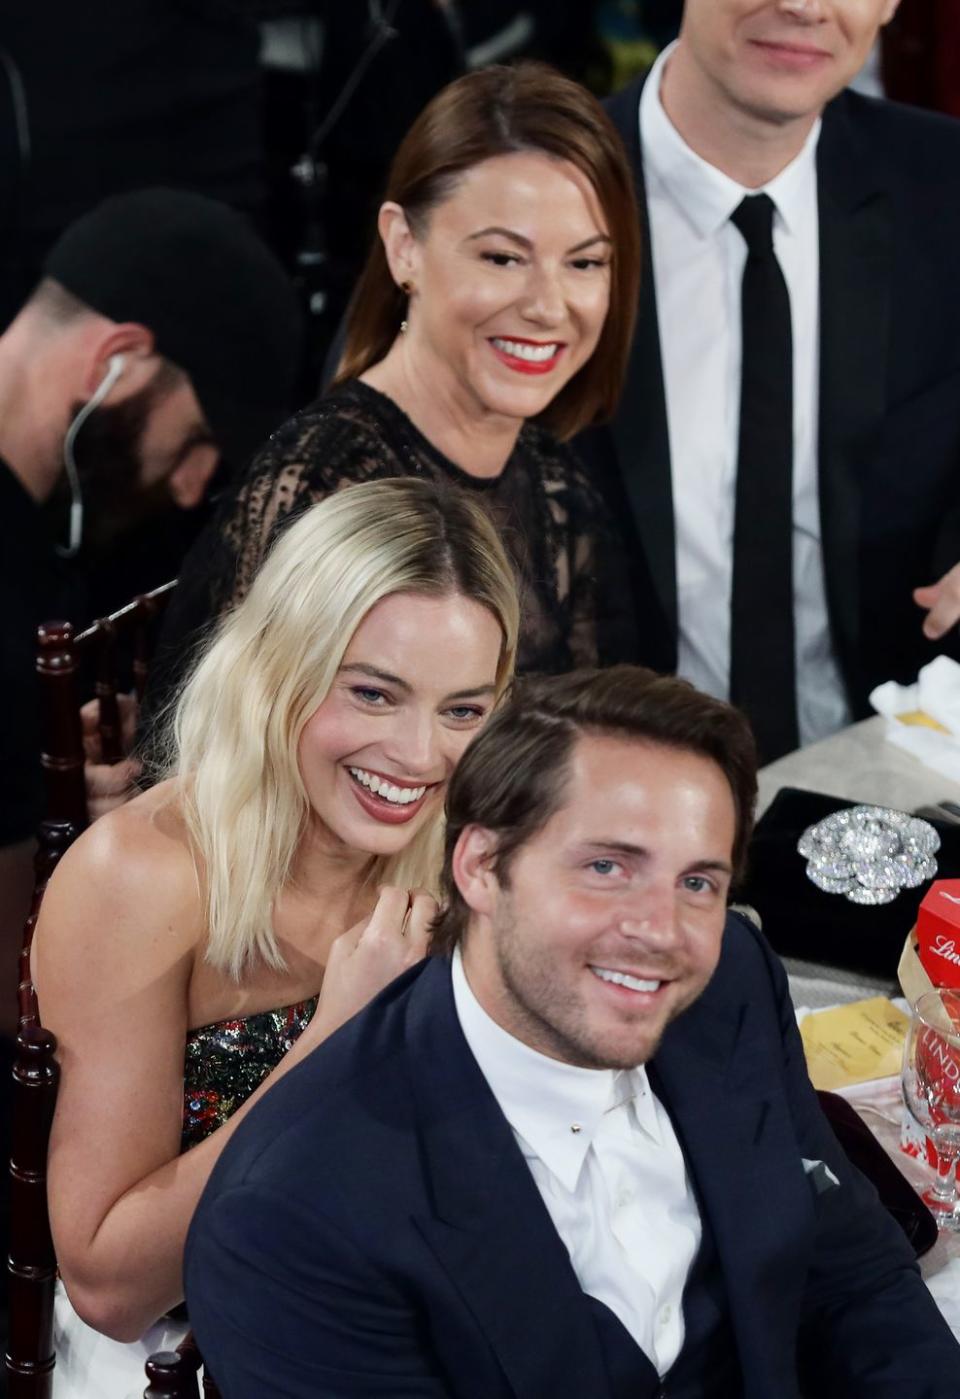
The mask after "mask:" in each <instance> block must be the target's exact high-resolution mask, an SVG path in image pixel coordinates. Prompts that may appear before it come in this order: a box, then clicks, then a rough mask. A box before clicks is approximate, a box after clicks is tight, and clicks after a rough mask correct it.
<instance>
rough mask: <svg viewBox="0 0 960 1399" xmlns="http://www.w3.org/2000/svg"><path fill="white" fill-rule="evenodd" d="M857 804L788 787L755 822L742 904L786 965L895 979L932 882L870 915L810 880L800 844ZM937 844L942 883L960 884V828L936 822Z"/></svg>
mask: <svg viewBox="0 0 960 1399" xmlns="http://www.w3.org/2000/svg"><path fill="white" fill-rule="evenodd" d="M856 805H858V803H856V802H850V801H843V800H841V798H839V797H831V796H827V795H825V794H824V793H822V792H803V791H800V790H799V789H798V788H796V787H783V788H781V789H780V791H779V792H778V793H777V795H776V796H775V797H774V799H773V801H772V802H771V804H770V806H769V807H768V808H767V810H766V811H765V812H764V814H763V816H762V817H761V818H760V820H759V821H758V822H757V827H756V830H755V831H754V836H753V840H752V842H751V845H750V854H749V863H748V869H747V879H746V882H745V884H744V885H743V886H742V888H741V889H738V890H737V901H738V902H742V903H747V904H750V905H752V907H754V908H755V909H756V910H757V912H758V913H759V914H760V917H761V919H762V921H763V931H764V934H765V936H766V937H767V939H768V940H769V942H770V943H771V945H772V946H773V948H774V949H775V950H776V951H777V952H778V953H780V955H781V956H783V957H802V958H805V959H806V960H807V961H811V962H824V963H826V964H827V965H828V966H833V967H844V968H847V969H849V970H852V971H861V972H872V973H874V974H875V975H877V976H887V977H889V978H890V979H891V980H893V979H895V977H896V972H897V963H898V962H899V960H900V954H901V952H902V951H903V942H904V939H905V937H906V936H907V933H908V932H909V931H910V929H911V928H912V927H913V925H914V923H915V922H916V920H917V909H918V908H919V907H920V901H921V900H922V898H923V896H924V894H926V892H927V890H928V889H929V888H930V885H931V883H932V882H933V881H932V880H927V881H926V883H924V884H921V885H920V887H919V888H918V889H904V890H902V891H901V892H900V893H899V894H898V895H897V897H896V898H895V899H894V900H893V902H892V903H888V904H879V905H876V906H874V907H865V906H863V905H861V904H854V903H851V902H850V901H849V899H845V898H844V897H843V896H842V895H841V894H825V893H824V892H823V890H822V889H818V888H817V886H816V885H815V884H813V883H812V882H811V881H810V880H809V879H808V878H807V873H806V869H807V862H806V860H805V859H804V858H803V856H802V855H799V854H798V853H797V841H798V840H799V839H800V836H801V835H802V834H803V832H804V831H805V830H806V828H807V827H808V826H810V825H813V823H814V822H816V821H820V820H822V819H823V817H824V816H829V814H830V812H831V811H841V810H843V808H845V807H850V806H856ZM931 825H933V826H935V827H936V830H937V833H938V834H939V836H940V841H941V845H940V849H939V851H938V852H937V856H936V859H937V873H936V875H935V878H937V879H957V878H960V826H954V825H950V824H949V823H945V822H937V821H934V822H931Z"/></svg>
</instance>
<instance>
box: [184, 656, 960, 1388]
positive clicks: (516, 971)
mask: <svg viewBox="0 0 960 1399" xmlns="http://www.w3.org/2000/svg"><path fill="white" fill-rule="evenodd" d="M755 791H756V762H755V753H754V747H753V743H752V741H751V738H750V735H749V732H748V730H747V726H746V723H745V721H744V719H743V717H742V715H740V714H739V713H737V711H735V710H733V709H731V708H730V706H728V705H726V704H723V703H721V702H720V701H717V700H713V699H710V698H708V697H707V696H704V695H701V694H699V693H698V692H697V691H695V690H694V689H693V688H692V687H691V686H689V685H687V684H685V683H684V682H683V681H679V680H677V679H675V678H673V677H669V676H653V675H652V674H651V673H650V672H648V671H644V670H640V669H639V668H636V667H632V666H617V667H612V668H611V669H608V670H603V671H586V672H584V671H580V672H576V673H574V674H572V675H566V676H563V677H560V678H557V679H541V680H532V681H527V682H524V683H522V684H521V685H518V687H517V689H516V691H515V692H514V693H513V694H512V696H511V698H510V700H509V702H508V703H506V704H505V705H504V706H503V707H501V708H500V709H499V710H498V711H497V713H496V714H495V715H494V717H493V718H492V720H491V721H490V723H489V725H488V726H487V727H486V728H485V729H484V731H483V733H481V734H480V736H479V737H478V738H477V739H476V740H475V741H474V743H473V744H472V745H471V747H470V748H469V750H468V752H467V754H466V755H465V757H464V758H463V759H462V760H461V762H460V765H459V766H458V768H457V771H456V773H455V774H454V777H453V780H452V782H451V785H450V789H449V794H448V799H447V818H448V823H447V837H446V854H445V861H444V872H443V879H442V882H443V886H444V894H445V906H444V911H443V913H442V914H441V915H440V918H439V919H438V921H437V924H436V925H435V928H434V937H433V949H432V950H433V954H434V955H432V956H431V957H429V958H428V959H427V960H426V961H424V962H421V963H420V964H419V965H418V966H417V967H415V968H413V969H412V970H411V971H410V972H408V973H406V974H405V975H404V976H402V977H400V978H398V979H397V981H395V982H394V983H393V984H392V986H390V987H388V988H387V990H386V991H384V992H383V994H382V995H381V996H379V997H378V998H377V999H376V1000H375V1001H374V1002H372V1003H371V1005H369V1006H368V1007H367V1008H366V1010H364V1011H362V1012H361V1013H360V1014H359V1015H358V1016H356V1017H355V1018H354V1019H353V1020H352V1021H350V1022H349V1023H348V1024H347V1025H345V1026H344V1027H343V1028H342V1029H341V1030H340V1031H338V1032H337V1034H335V1035H333V1036H331V1037H330V1038H329V1039H327V1040H326V1042H325V1043H324V1044H322V1045H321V1046H320V1048H319V1049H318V1050H317V1051H316V1052H315V1053H314V1054H312V1055H311V1056H310V1057H309V1059H307V1060H305V1061H304V1062H303V1063H302V1064H300V1065H299V1067H298V1068H296V1069H295V1070H293V1071H292V1072H291V1073H289V1074H288V1075H287V1076H286V1077H285V1078H284V1079H283V1080H282V1082H281V1083H280V1084H278V1085H277V1087H276V1088H275V1089H273V1090H272V1091H271V1092H270V1093H269V1094H267V1096H266V1097H265V1098H264V1099H263V1100H262V1102H261V1103H260V1104H259V1105H258V1106H257V1107H256V1108H255V1109H254V1111H253V1112H252V1113H251V1114H250V1115H249V1116H248V1117H247V1118H246V1120H245V1121H244V1122H242V1123H241V1124H240V1127H239V1129H238V1131H237V1133H236V1134H235V1136H234V1137H233V1138H232V1140H231V1141H230V1142H229V1143H228V1145H227V1147H226V1150H225V1151H224V1153H223V1155H222V1156H221V1158H220V1161H219V1163H218V1165H217V1167H216V1168H215V1170H214V1172H213V1174H212V1176H211V1178H210V1182H209V1185H208V1187H207V1190H206V1192H205V1194H204V1197H203V1199H202V1200H201V1202H200V1205H199V1207H198V1210H197V1214H196V1217H195V1219H194V1222H193V1225H192V1226H191V1230H190V1235H189V1238H188V1241H187V1247H186V1256H185V1284H186V1295H187V1305H188V1308H189V1311H190V1320H191V1324H192V1326H193V1330H194V1334H195V1336H196V1338H197V1341H198V1343H199V1346H200V1349H201V1352H202V1354H203V1356H204V1360H205V1363H206V1365H207V1367H208V1370H209V1371H210V1372H211V1373H212V1374H213V1375H214V1376H215V1378H216V1380H217V1383H218V1385H219V1386H220V1388H221V1390H222V1391H223V1393H224V1394H225V1395H227V1396H229V1399H262V1396H265V1395H269V1396H271V1399H320V1396H322V1399H359V1396H364V1399H401V1396H402V1399H548V1396H549V1399H666V1396H669V1397H670V1399H800V1395H801V1394H803V1395H805V1396H807V1399H841V1396H842V1399H955V1397H956V1395H957V1393H958V1381H957V1375H958V1374H960V1348H958V1346H957V1343H956V1341H955V1340H954V1339H953V1337H952V1336H951V1334H950V1332H949V1329H948V1328H947V1326H946V1324H945V1323H944V1321H943V1319H942V1318H941V1317H940V1316H939V1315H938V1313H937V1309H936V1307H935V1305H934V1303H933V1301H932V1299H931V1297H930V1295H929V1294H928V1293H927V1291H926V1289H925V1287H924V1284H923V1283H922V1281H921V1279H920V1277H919V1274H918V1272H917V1269H916V1266H915V1264H914V1261H913V1258H912V1253H911V1250H910V1248H909V1247H908V1245H907V1243H906V1240H905V1238H904V1237H903V1235H902V1233H901V1232H900V1230H899V1229H898V1227H897V1226H896V1225H895V1224H894V1223H893V1221H892V1220H891V1219H890V1217H889V1216H888V1215H886V1214H885V1213H884V1211H883V1210H882V1209H881V1208H880V1207H879V1205H878V1203H877V1200H876V1196H875V1195H874V1193H873V1191H872V1188H871V1187H870V1186H869V1185H868V1184H867V1183H866V1181H865V1180H864V1179H863V1177H862V1176H860V1175H859V1174H858V1173H857V1171H856V1170H854V1168H853V1167H852V1166H851V1165H850V1163H849V1161H848V1160H847V1159H846V1157H845V1156H844V1153H843V1151H842V1149H841V1147H840V1145H839V1143H838V1142H837V1140H836V1138H835V1137H834V1136H833V1134H832V1132H831V1131H830V1128H829V1126H828V1125H827V1123H826V1121H825V1119H824V1117H823V1115H822V1114H821V1112H820V1109H819V1106H818V1103H817V1099H816V1095H815V1094H814V1092H813V1090H812V1088H811V1086H810V1083H809V1080H808V1079H807V1075H806V1071H805V1068H804V1063H803V1051H802V1048H801V1044H800V1037H799V1034H798V1032H797V1027H796V1021H795V1018H794V1015H793V1011H792V1007H791V1005H790V1002H789V998H788V994H787V987H786V978H785V977H784V974H783V969H782V968H781V966H780V964H779V962H778V961H777V960H776V958H775V957H774V956H773V955H772V953H771V952H770V950H769V948H768V947H767V945H766V943H765V942H764V941H763V938H762V937H761V936H760V934H759V933H758V932H757V931H756V930H755V929H754V928H753V927H752V925H750V924H748V923H746V922H744V921H743V920H742V919H741V918H739V917H738V916H736V915H733V914H728V912H727V896H728V892H729V887H730V883H731V879H732V878H734V877H735V876H736V875H737V874H738V873H739V871H740V867H741V865H742V862H743V858H744V851H745V848H746V843H747V840H748V837H749V832H750V823H751V815H752V809H753V800H754V796H755Z"/></svg>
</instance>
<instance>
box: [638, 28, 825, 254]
mask: <svg viewBox="0 0 960 1399" xmlns="http://www.w3.org/2000/svg"><path fill="white" fill-rule="evenodd" d="M675 48H676V42H674V43H673V44H670V45H669V47H668V48H666V49H664V51H663V53H662V54H660V56H659V58H658V59H657V61H656V63H655V64H654V65H653V68H652V69H651V71H650V76H649V77H648V78H647V81H646V82H645V83H644V85H643V91H642V93H641V94H640V146H641V149H642V151H643V162H644V169H645V171H646V172H647V177H648V179H649V178H650V177H652V178H653V180H654V181H657V182H659V184H660V185H661V186H662V188H663V189H664V191H665V192H666V194H667V196H668V197H669V198H670V199H671V200H672V201H673V203H674V204H675V205H676V207H677V209H678V210H679V212H680V213H681V214H682V215H683V216H684V217H685V218H686V219H687V221H688V222H689V223H690V225H691V227H692V228H693V230H694V232H695V233H696V234H697V235H698V236H699V237H700V238H709V237H711V236H712V235H713V234H715V233H717V232H718V231H719V229H720V228H722V227H723V225H724V224H725V223H726V222H727V220H728V219H729V218H730V215H731V214H732V213H733V211H734V210H735V209H736V208H737V206H738V205H739V204H740V202H741V200H742V199H743V198H744V197H745V196H746V195H748V194H768V195H769V196H770V198H771V199H772V200H773V202H774V204H775V205H776V209H777V214H778V216H779V218H780V219H781V220H782V221H783V224H784V225H785V227H786V228H787V230H788V231H790V232H795V231H796V229H797V227H798V225H799V224H800V222H801V220H802V218H803V216H804V213H805V212H806V211H808V210H809V209H810V208H811V207H812V208H814V209H815V208H816V205H815V204H812V203H811V200H810V192H811V187H812V189H813V191H814V192H815V191H816V178H817V172H816V154H817V142H818V141H819V139H820V128H821V121H820V118H819V117H818V118H817V120H816V122H815V123H814V125H813V127H812V129H811V131H810V134H809V135H808V137H807V139H806V141H805V142H804V144H803V149H802V150H801V151H800V152H799V154H798V155H796V156H794V158H793V160H792V161H791V162H790V164H789V165H787V166H785V167H784V169H783V170H781V171H780V173H779V175H776V176H775V177H774V178H773V179H772V180H770V181H769V183H768V184H765V185H762V186H761V187H760V188H759V189H747V188H746V187H745V186H744V185H740V184H738V183H737V181H736V180H731V179H730V177H729V175H725V174H724V173H723V171H722V170H718V169H717V168H716V166H714V165H710V164H709V163H708V162H707V161H706V160H704V159H703V157H702V156H699V155H697V153H696V151H694V150H691V148H690V147H689V146H688V145H687V143H686V141H684V139H683V137H682V136H681V135H680V133H679V131H678V130H677V128H676V127H675V126H674V125H673V123H672V122H671V120H670V118H669V117H668V116H667V114H666V112H665V111H664V109H663V103H662V102H661V101H660V88H661V84H662V82H663V73H664V69H665V68H666V65H667V62H668V61H669V58H670V55H671V53H672V52H673V50H674V49H675Z"/></svg>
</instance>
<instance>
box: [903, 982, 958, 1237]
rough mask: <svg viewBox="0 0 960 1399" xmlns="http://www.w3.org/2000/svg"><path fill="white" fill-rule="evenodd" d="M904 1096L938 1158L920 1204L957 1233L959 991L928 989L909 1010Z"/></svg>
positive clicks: (904, 1067) (904, 1062) (947, 1227)
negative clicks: (932, 1178)
mask: <svg viewBox="0 0 960 1399" xmlns="http://www.w3.org/2000/svg"><path fill="white" fill-rule="evenodd" d="M903 1096H904V1101H905V1102H906V1104H907V1107H908V1108H909V1110H910V1112H911V1114H912V1115H913V1116H914V1117H915V1118H916V1120H917V1122H918V1123H919V1125H920V1126H921V1127H922V1128H923V1130H924V1132H926V1134H927V1136H928V1137H929V1138H930V1140H931V1141H932V1142H933V1144H934V1146H935V1147H936V1149H937V1156H938V1158H939V1167H938V1171H937V1179H936V1183H935V1184H934V1185H933V1186H931V1187H930V1189H929V1190H927V1191H925V1192H924V1195H923V1199H924V1202H925V1203H926V1204H927V1205H928V1206H929V1208H930V1210H931V1211H932V1212H933V1215H934V1217H935V1218H936V1221H937V1225H938V1227H939V1228H941V1229H950V1230H953V1231H954V1232H960V1205H958V1196H957V1159H958V1157H960V990H956V989H953V988H950V987H941V988H940V989H939V990H936V991H927V992H926V993H925V994H924V995H922V996H921V997H920V998H919V999H918V1001H917V1003H916V1005H915V1006H914V1008H913V1015H912V1016H911V1019H910V1029H909V1031H908V1033H907V1040H906V1044H905V1045H904V1050H903Z"/></svg>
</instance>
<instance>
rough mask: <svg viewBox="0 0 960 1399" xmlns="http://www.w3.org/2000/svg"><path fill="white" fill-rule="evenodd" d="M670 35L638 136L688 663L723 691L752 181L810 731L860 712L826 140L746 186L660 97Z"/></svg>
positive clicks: (808, 734)
mask: <svg viewBox="0 0 960 1399" xmlns="http://www.w3.org/2000/svg"><path fill="white" fill-rule="evenodd" d="M670 53H671V49H667V50H666V51H665V52H664V53H663V54H661V56H660V58H659V59H658V60H657V62H656V64H655V65H654V68H653V71H652V72H651V74H650V77H649V78H648V79H647V82H646V84H645V85H644V89H643V93H642V96H641V98H640V143H641V147H642V150H643V166H644V176H645V179H646V187H647V205H648V209H649V237H650V242H651V254H652V257H653V279H654V288H655V291H656V298H657V315H658V321H659V328H660V350H661V356H662V360H663V378H664V388H665V391H666V402H667V425H668V430H669V435H670V457H671V469H672V480H673V502H674V516H675V522H676V523H675V529H676V544H677V601H678V610H679V636H678V643H679V645H678V666H677V669H678V672H679V674H680V675H683V676H685V677H686V678H687V679H688V680H691V681H692V682H693V683H694V684H695V685H697V686H698V687H699V688H700V689H701V690H705V691H707V693H708V694H712V695H716V696H718V697H719V698H721V699H726V698H727V697H728V695H729V684H730V596H731V590H732V582H733V524H734V492H735V488H736V475H737V439H738V434H739V417H740V369H741V354H742V348H741V346H742V335H741V308H740V291H741V283H742V280H743V269H744V264H745V262H746V257H747V245H746V243H745V241H744V239H743V237H742V236H741V234H740V233H739V232H738V230H737V229H736V227H735V226H734V225H733V224H732V223H731V222H730V215H731V214H732V213H733V211H734V210H735V209H736V208H737V206H738V205H739V204H740V202H741V200H742V199H743V198H744V196H745V195H747V194H759V193H761V192H762V193H765V194H767V195H769V197H770V199H771V200H772V201H773V203H774V205H775V207H776V213H775V215H774V226H773V242H774V248H775V251H776V254H777V259H778V261H779V263H780V267H781V269H782V271H783V276H784V280H785V281H786V284H787V290H788V292H789V295H790V314H791V320H792V326H793V605H794V635H795V641H796V664H797V712H798V719H799V728H800V741H801V743H812V742H814V741H815V740H816V739H818V738H824V737H826V735H827V734H830V733H834V732H835V731H836V730H837V729H839V728H842V727H843V725H844V724H846V723H849V721H850V713H849V708H848V705H847V701H846V696H845V692H844V688H843V683H842V680H841V678H840V672H839V669H838V667H837V664H836V661H835V659H834V656H833V648H832V646H831V641H830V631H829V626H828V622H827V604H826V590H825V584H824V575H823V553H822V549H821V543H820V503H819V495H818V490H817V465H818V451H817V432H818V422H819V388H818V378H819V372H820V291H819V285H820V248H819V230H818V200H817V170H816V148H817V141H818V139H819V136H820V123H819V122H817V124H816V126H815V127H814V128H813V130H812V131H811V133H810V136H809V137H808V139H807V141H806V144H805V145H804V148H803V150H802V151H801V152H800V154H799V155H798V156H797V157H796V158H795V159H794V160H793V161H792V162H791V163H790V164H789V165H788V166H787V167H786V169H784V170H782V171H781V172H780V174H779V175H778V176H777V177H776V179H774V180H771V181H770V183H769V184H767V185H764V186H763V187H762V190H759V189H757V190H748V189H745V188H744V187H743V186H742V185H738V184H737V183H736V182H735V181H734V180H731V179H729V178H728V176H726V175H724V174H723V173H722V172H721V171H720V170H717V169H716V168H715V167H714V166H712V165H709V164H708V163H707V162H706V161H705V160H703V159H702V158H701V157H700V156H698V155H697V154H696V152H694V151H693V150H691V149H690V147H689V146H688V145H687V144H686V142H685V141H684V140H683V138H682V137H681V136H680V134H679V132H678V131H677V129H676V127H674V126H673V124H672V123H671V121H670V120H669V118H668V117H667V114H666V112H665V111H664V109H663V105H662V103H661V101H660V85H661V81H662V78H663V72H664V67H665V65H666V64H667V63H668V62H669V59H670Z"/></svg>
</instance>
